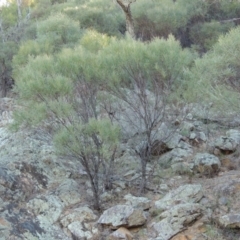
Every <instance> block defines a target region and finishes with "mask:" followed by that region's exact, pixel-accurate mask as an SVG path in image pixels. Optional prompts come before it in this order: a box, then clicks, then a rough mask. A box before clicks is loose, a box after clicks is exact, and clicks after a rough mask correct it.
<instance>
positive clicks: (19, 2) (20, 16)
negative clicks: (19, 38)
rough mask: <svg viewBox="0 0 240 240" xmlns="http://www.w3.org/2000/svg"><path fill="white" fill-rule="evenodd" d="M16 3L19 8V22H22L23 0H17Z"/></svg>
mask: <svg viewBox="0 0 240 240" xmlns="http://www.w3.org/2000/svg"><path fill="white" fill-rule="evenodd" d="M16 2H17V7H18V20H21V19H22V11H21V5H22V0H16Z"/></svg>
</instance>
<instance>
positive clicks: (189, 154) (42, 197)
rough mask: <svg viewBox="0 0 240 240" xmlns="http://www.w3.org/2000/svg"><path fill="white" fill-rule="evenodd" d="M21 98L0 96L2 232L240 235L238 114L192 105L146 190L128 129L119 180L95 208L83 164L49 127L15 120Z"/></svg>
mask: <svg viewBox="0 0 240 240" xmlns="http://www.w3.org/2000/svg"><path fill="white" fill-rule="evenodd" d="M13 108H14V103H13V100H12V99H10V98H4V99H1V102H0V110H1V119H0V240H13V239H24V240H25V239H26V240H35V239H40V240H60V239H62V240H68V239H69V240H71V239H73V240H79V239H92V240H94V239H95V240H97V239H99V240H100V239H102V240H105V239H109V240H111V239H112V240H113V239H119V240H120V239H127V240H131V239H132V240H134V239H135V240H170V239H172V240H206V239H208V240H216V239H218V240H234V239H236V240H237V239H240V230H239V228H240V205H239V204H240V201H239V200H240V191H239V190H240V178H239V177H240V165H239V162H240V161H239V160H240V129H239V128H238V127H237V124H233V125H231V124H229V125H227V124H225V122H217V121H215V120H214V119H208V121H207V122H206V121H205V120H206V119H203V118H202V119H201V118H200V117H199V118H196V117H195V116H194V114H189V115H188V116H187V118H186V119H185V120H184V121H183V122H181V123H180V126H179V131H176V132H175V133H174V135H173V137H172V138H171V140H170V141H168V142H166V143H165V144H166V145H167V151H166V152H165V153H163V154H161V156H157V157H156V159H154V160H153V161H152V162H150V163H149V164H148V166H147V171H148V176H149V179H148V180H149V182H148V187H147V192H146V193H145V194H143V195H142V196H138V186H139V179H140V170H139V168H138V165H139V159H138V157H137V156H136V155H135V152H134V151H133V150H132V147H131V146H132V145H133V144H134V143H135V140H136V139H134V138H133V139H130V140H129V141H128V142H126V143H124V144H122V145H121V150H122V151H121V154H119V155H118V159H116V164H117V167H116V169H118V170H117V171H116V177H115V179H114V182H113V184H114V189H113V190H112V191H111V192H105V193H103V194H102V195H101V199H102V202H103V208H104V209H103V210H102V211H101V212H96V211H94V210H93V208H92V202H91V194H92V193H91V190H90V183H89V182H88V179H87V176H86V174H85V172H84V170H83V169H82V168H81V165H80V164H79V163H76V162H74V161H72V160H71V159H64V158H60V157H58V156H56V154H55V152H54V149H53V146H52V143H51V136H50V135H48V133H47V131H46V132H44V131H43V130H41V131H40V130H39V129H33V130H31V131H30V130H26V129H24V130H23V129H22V130H20V131H18V132H16V133H13V132H10V131H9V130H8V128H7V127H8V125H9V123H10V122H11V121H12V116H11V113H12V110H13ZM136 141H137V140H136Z"/></svg>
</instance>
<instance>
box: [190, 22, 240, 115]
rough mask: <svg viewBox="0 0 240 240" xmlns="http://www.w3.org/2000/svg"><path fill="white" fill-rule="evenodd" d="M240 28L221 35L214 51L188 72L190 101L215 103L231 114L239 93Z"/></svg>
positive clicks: (197, 60)
mask: <svg viewBox="0 0 240 240" xmlns="http://www.w3.org/2000/svg"><path fill="white" fill-rule="evenodd" d="M239 37H240V27H236V28H233V29H231V30H230V31H229V32H228V33H227V34H225V35H221V36H220V38H219V39H218V41H217V43H216V44H215V45H214V46H213V48H212V50H210V51H209V52H207V53H206V54H205V55H204V56H203V57H202V58H198V59H196V61H195V64H194V66H193V68H192V69H191V71H190V72H189V74H188V76H189V82H188V84H189V90H188V91H187V92H188V93H189V92H192V98H191V97H190V99H191V100H190V101H194V100H195V101H198V102H199V101H201V102H213V103H214V104H215V105H216V107H217V106H219V105H221V107H222V109H223V107H224V104H226V105H225V106H228V107H227V109H228V110H229V111H231V110H232V109H233V108H235V107H237V106H238V104H236V103H237V99H238V98H239V93H240V82H239V79H240V71H239V69H240V65H239V63H240V55H239V52H240V43H239Z"/></svg>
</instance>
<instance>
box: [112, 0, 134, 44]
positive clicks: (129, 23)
mask: <svg viewBox="0 0 240 240" xmlns="http://www.w3.org/2000/svg"><path fill="white" fill-rule="evenodd" d="M133 2H136V0H117V3H118V5H119V6H120V7H121V8H122V10H123V12H124V14H125V17H126V30H127V33H128V34H129V35H130V36H131V37H132V38H133V39H135V38H136V36H135V32H134V24H133V18H132V13H131V9H130V5H131V3H133Z"/></svg>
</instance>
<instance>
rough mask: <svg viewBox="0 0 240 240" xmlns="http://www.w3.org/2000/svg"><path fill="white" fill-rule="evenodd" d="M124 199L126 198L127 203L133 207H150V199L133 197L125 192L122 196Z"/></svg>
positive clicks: (145, 208)
mask: <svg viewBox="0 0 240 240" xmlns="http://www.w3.org/2000/svg"><path fill="white" fill-rule="evenodd" d="M124 199H125V200H127V202H126V204H127V205H131V206H132V207H134V208H141V209H143V210H147V209H149V208H150V203H151V201H150V200H149V199H148V198H145V197H135V196H132V195H131V194H127V195H125V196H124Z"/></svg>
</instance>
